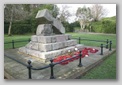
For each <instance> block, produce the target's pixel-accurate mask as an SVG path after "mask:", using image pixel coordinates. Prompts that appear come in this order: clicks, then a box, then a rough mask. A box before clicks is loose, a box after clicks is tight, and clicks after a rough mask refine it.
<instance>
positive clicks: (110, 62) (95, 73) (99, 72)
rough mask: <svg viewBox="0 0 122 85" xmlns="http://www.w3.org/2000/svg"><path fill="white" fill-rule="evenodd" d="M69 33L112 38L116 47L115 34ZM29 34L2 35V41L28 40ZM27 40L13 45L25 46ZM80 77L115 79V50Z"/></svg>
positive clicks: (5, 46)
mask: <svg viewBox="0 0 122 85" xmlns="http://www.w3.org/2000/svg"><path fill="white" fill-rule="evenodd" d="M67 34H71V35H72V37H73V38H78V37H81V38H88V39H93V40H106V39H109V40H112V48H116V35H114V34H112V35H111V34H110V35H109V34H88V33H67ZM30 37H31V35H14V36H7V35H5V36H4V42H11V41H12V40H15V41H18V40H28V39H29V38H30ZM27 43H28V41H27V42H20V43H15V47H21V46H25V45H26V44H27ZM81 44H85V45H89V46H100V44H105V43H103V42H93V41H84V40H81ZM4 48H5V49H8V48H12V44H4ZM81 79H116V52H115V53H114V54H112V55H110V56H109V57H108V58H107V59H106V60H105V61H104V62H103V63H102V64H101V65H99V66H97V67H96V68H94V69H92V70H90V71H89V72H88V73H87V74H86V75H84V76H83V77H81Z"/></svg>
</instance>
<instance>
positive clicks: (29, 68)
mask: <svg viewBox="0 0 122 85" xmlns="http://www.w3.org/2000/svg"><path fill="white" fill-rule="evenodd" d="M31 67H32V65H31V61H30V60H28V66H27V68H28V76H29V77H28V78H29V79H32V77H31Z"/></svg>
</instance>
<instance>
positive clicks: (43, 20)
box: [36, 9, 54, 24]
mask: <svg viewBox="0 0 122 85" xmlns="http://www.w3.org/2000/svg"><path fill="white" fill-rule="evenodd" d="M36 18H37V19H38V20H39V23H40V24H47V23H52V22H53V20H54V18H53V16H52V14H51V13H50V11H49V10H47V9H43V10H39V11H38V13H37V15H36Z"/></svg>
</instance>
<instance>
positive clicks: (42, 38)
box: [38, 36, 52, 44]
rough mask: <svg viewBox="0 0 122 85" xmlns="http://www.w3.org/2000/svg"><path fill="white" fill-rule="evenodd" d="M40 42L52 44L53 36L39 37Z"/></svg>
mask: <svg viewBox="0 0 122 85" xmlns="http://www.w3.org/2000/svg"><path fill="white" fill-rule="evenodd" d="M38 42H39V43H43V44H46V43H51V42H52V36H38Z"/></svg>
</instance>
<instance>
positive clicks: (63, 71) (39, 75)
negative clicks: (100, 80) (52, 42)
mask: <svg viewBox="0 0 122 85" xmlns="http://www.w3.org/2000/svg"><path fill="white" fill-rule="evenodd" d="M77 46H78V45H77ZM79 46H80V45H79ZM85 47H89V46H85ZM92 48H96V49H98V50H99V51H100V47H92ZM103 50H104V53H103V54H104V55H100V52H99V51H98V53H99V54H98V53H96V54H91V55H90V56H89V57H85V58H82V64H83V67H78V66H77V65H78V62H79V60H75V61H73V62H69V64H67V65H64V66H62V65H55V66H54V76H55V78H56V79H75V78H76V77H78V76H80V75H82V74H84V73H87V71H89V70H90V69H91V68H93V67H95V66H98V65H99V63H101V61H104V60H105V59H106V58H107V57H108V55H110V54H112V53H113V52H115V50H116V49H112V51H109V50H108V49H106V48H103ZM58 51H59V50H56V51H53V52H54V53H56V52H57V53H56V54H58ZM4 53H5V55H4V76H5V77H7V78H8V79H28V69H27V67H26V66H24V65H22V64H20V63H18V62H16V61H14V60H12V59H11V58H8V57H6V55H9V56H11V57H12V58H14V59H16V60H19V61H20V62H23V63H24V64H27V61H28V60H31V61H32V63H31V64H32V66H33V68H39V67H44V66H46V65H49V63H42V62H41V59H40V58H36V57H32V56H29V55H26V54H22V53H21V54H20V53H18V49H8V50H5V51H4ZM45 53H46V52H45ZM50 53H51V52H50ZM56 54H53V56H55V55H56ZM59 54H60V53H59ZM51 55H52V54H49V56H51ZM47 57H48V55H47ZM109 57H110V56H109ZM6 73H7V74H6ZM49 78H50V68H47V69H44V70H41V71H36V70H32V79H49Z"/></svg>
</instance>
